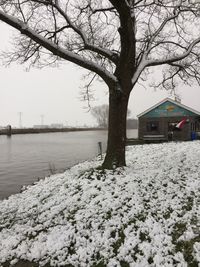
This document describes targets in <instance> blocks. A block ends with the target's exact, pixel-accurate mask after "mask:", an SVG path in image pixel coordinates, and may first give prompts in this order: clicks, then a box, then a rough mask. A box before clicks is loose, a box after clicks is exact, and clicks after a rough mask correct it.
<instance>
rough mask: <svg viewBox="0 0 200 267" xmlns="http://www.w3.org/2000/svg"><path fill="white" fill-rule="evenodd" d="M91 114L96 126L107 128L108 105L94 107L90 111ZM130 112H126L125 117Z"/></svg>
mask: <svg viewBox="0 0 200 267" xmlns="http://www.w3.org/2000/svg"><path fill="white" fill-rule="evenodd" d="M91 114H92V115H93V117H94V118H95V119H96V121H97V123H98V126H99V127H102V128H108V118H109V105H107V104H103V105H100V106H96V107H94V108H92V109H91ZM130 114H131V111H130V110H129V109H128V110H127V117H129V116H130Z"/></svg>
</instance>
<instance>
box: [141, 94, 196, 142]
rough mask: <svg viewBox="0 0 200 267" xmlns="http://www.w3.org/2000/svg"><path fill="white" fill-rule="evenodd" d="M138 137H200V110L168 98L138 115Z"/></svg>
mask: <svg viewBox="0 0 200 267" xmlns="http://www.w3.org/2000/svg"><path fill="white" fill-rule="evenodd" d="M138 121H139V127H138V138H139V139H140V140H144V141H153V140H155V141H162V140H163V141H172V140H173V141H187V140H194V139H196V138H199V137H200V112H198V111H196V110H194V109H192V108H189V107H187V106H185V105H183V104H181V103H180V102H176V101H174V100H172V99H170V98H166V99H164V100H163V101H161V102H159V103H158V104H156V105H154V106H153V107H151V108H149V109H147V110H146V111H144V112H142V113H140V114H139V115H138Z"/></svg>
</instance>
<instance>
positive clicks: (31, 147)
mask: <svg viewBox="0 0 200 267" xmlns="http://www.w3.org/2000/svg"><path fill="white" fill-rule="evenodd" d="M127 136H128V137H129V138H135V137H137V130H128V133H127ZM98 142H102V150H103V152H105V150H106V142H107V131H81V132H65V133H45V134H44V133H42V134H21V135H13V136H12V137H11V138H9V137H7V136H0V199H3V198H6V197H8V196H10V195H11V194H14V193H18V192H20V189H21V187H22V186H24V185H25V186H26V185H29V184H32V183H33V182H35V181H37V180H38V179H40V178H44V177H46V176H49V175H51V174H52V173H58V172H62V171H64V170H65V169H67V168H68V167H71V166H73V165H75V164H77V163H79V162H82V161H85V160H88V159H92V158H94V157H95V156H97V155H98Z"/></svg>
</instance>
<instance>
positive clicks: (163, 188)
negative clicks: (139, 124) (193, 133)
mask: <svg viewBox="0 0 200 267" xmlns="http://www.w3.org/2000/svg"><path fill="white" fill-rule="evenodd" d="M100 163H101V162H100V161H98V160H94V161H92V162H85V163H81V164H78V165H76V166H74V167H72V168H70V169H69V170H67V171H66V172H65V173H63V174H57V175H53V176H51V177H48V178H46V179H44V180H41V181H39V182H38V183H36V184H35V185H33V186H30V187H29V188H28V189H27V190H25V191H24V192H22V193H20V194H17V195H13V196H11V197H10V198H9V199H8V200H4V201H1V202H0V266H10V265H14V266H20V265H17V262H18V264H19V263H22V262H23V261H25V262H26V264H27V265H24V266H28V262H32V263H35V264H34V266H77V267H84V266H93V267H94V266H96V267H103V266H108V267H117V266H122V267H128V266H130V267H148V266H153V267H171V266H177V267H186V266H189V267H198V266H200V142H199V141H194V142H182V143H165V144H151V145H140V146H133V147H128V148H127V167H125V168H118V169H116V170H115V171H108V170H106V171H102V170H97V169H95V168H96V167H97V166H99V165H100ZM30 266H32V265H30Z"/></svg>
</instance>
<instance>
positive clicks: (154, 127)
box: [147, 121, 159, 132]
mask: <svg viewBox="0 0 200 267" xmlns="http://www.w3.org/2000/svg"><path fill="white" fill-rule="evenodd" d="M158 130H159V122H158V121H150V122H147V131H148V132H157V131H158Z"/></svg>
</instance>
